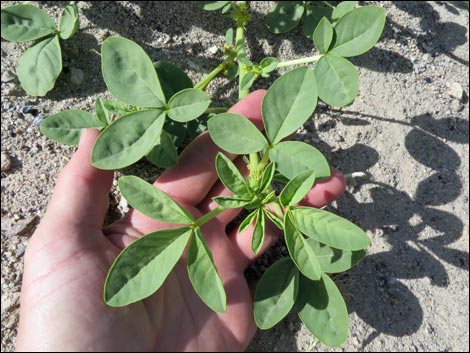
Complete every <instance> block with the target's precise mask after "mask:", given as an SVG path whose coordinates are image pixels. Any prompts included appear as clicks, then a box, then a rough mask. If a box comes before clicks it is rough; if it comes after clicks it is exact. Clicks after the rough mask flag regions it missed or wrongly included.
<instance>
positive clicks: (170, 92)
mask: <svg viewBox="0 0 470 353" xmlns="http://www.w3.org/2000/svg"><path fill="white" fill-rule="evenodd" d="M153 65H154V66H155V70H156V71H157V76H158V79H159V81H160V85H161V86H162V90H163V93H164V94H165V99H166V101H168V100H169V99H170V98H171V97H173V96H174V95H175V93H178V92H179V91H182V90H184V89H185V88H192V87H193V82H192V81H191V79H190V78H189V77H188V75H186V73H185V72H184V71H183V70H181V69H179V68H178V67H176V66H175V65H173V64H170V63H167V62H165V61H157V62H155V63H153Z"/></svg>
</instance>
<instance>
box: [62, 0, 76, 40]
mask: <svg viewBox="0 0 470 353" xmlns="http://www.w3.org/2000/svg"><path fill="white" fill-rule="evenodd" d="M79 27H80V21H79V19H78V9H77V5H75V3H71V4H69V5H67V6H65V8H64V11H62V15H61V16H60V20H59V35H60V38H62V39H69V38H70V37H72V36H73V35H74V34H75V33H77V31H78V28H79Z"/></svg>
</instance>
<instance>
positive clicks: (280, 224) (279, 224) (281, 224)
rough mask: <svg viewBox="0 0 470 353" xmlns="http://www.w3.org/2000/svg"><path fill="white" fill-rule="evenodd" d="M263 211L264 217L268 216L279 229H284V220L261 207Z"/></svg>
mask: <svg viewBox="0 0 470 353" xmlns="http://www.w3.org/2000/svg"><path fill="white" fill-rule="evenodd" d="M263 212H264V214H265V216H266V217H268V218H269V219H270V221H271V222H273V224H274V225H275V226H276V227H278V228H279V229H280V230H284V221H283V220H282V219H281V218H279V217H278V216H276V215H274V214H272V213H271V212H270V211H268V210H266V209H263Z"/></svg>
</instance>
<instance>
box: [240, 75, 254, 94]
mask: <svg viewBox="0 0 470 353" xmlns="http://www.w3.org/2000/svg"><path fill="white" fill-rule="evenodd" d="M257 77H258V74H257V73H256V72H254V71H250V72H248V73H247V74H246V75H245V76H244V77H243V79H242V82H241V83H240V89H241V90H243V91H245V90H249V89H250V88H251V86H253V83H255V80H256V78H257Z"/></svg>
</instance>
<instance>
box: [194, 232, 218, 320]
mask: <svg viewBox="0 0 470 353" xmlns="http://www.w3.org/2000/svg"><path fill="white" fill-rule="evenodd" d="M187 267H188V275H189V279H190V280H191V283H192V285H193V287H194V290H195V291H196V293H197V294H198V295H199V297H200V298H201V300H202V301H203V302H204V303H205V304H206V305H207V306H208V307H209V308H211V309H212V310H214V311H216V312H218V313H224V312H225V311H226V310H227V297H226V294H225V289H224V285H223V283H222V280H221V279H220V276H219V274H218V272H217V268H216V267H215V264H214V260H213V258H212V254H211V251H210V250H209V247H208V246H207V243H206V240H205V239H204V237H203V236H202V233H201V230H200V228H195V230H194V233H193V235H192V236H191V241H190V243H189V249H188V265H187Z"/></svg>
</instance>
